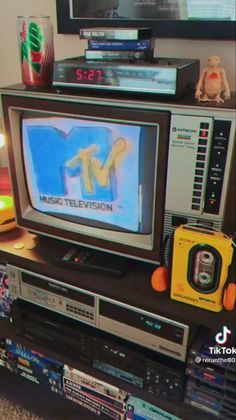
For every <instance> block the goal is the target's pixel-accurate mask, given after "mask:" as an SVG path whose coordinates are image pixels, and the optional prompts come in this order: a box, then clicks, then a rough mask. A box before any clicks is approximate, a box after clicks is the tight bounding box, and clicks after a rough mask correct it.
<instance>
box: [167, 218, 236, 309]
mask: <svg viewBox="0 0 236 420" xmlns="http://www.w3.org/2000/svg"><path fill="white" fill-rule="evenodd" d="M233 251H234V250H233V240H232V238H230V237H228V236H226V235H224V234H223V233H222V232H218V231H215V230H214V229H211V228H208V227H206V226H196V225H192V226H191V225H181V226H179V227H178V228H177V229H176V230H175V233H174V238H173V256H172V268H171V298H172V299H175V300H179V301H181V302H185V303H188V304H190V305H195V306H199V307H201V308H204V309H208V310H211V311H214V312H219V311H221V310H222V305H223V292H224V286H225V282H226V280H227V275H228V269H229V266H230V264H231V262H232V257H233Z"/></svg>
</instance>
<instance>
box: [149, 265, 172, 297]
mask: <svg viewBox="0 0 236 420" xmlns="http://www.w3.org/2000/svg"><path fill="white" fill-rule="evenodd" d="M168 277H169V273H168V268H167V267H162V266H161V267H158V268H157V269H156V270H155V271H154V272H153V274H152V278H151V284H152V287H153V289H154V290H156V291H157V292H165V291H166V290H167V289H168V287H169V282H168Z"/></svg>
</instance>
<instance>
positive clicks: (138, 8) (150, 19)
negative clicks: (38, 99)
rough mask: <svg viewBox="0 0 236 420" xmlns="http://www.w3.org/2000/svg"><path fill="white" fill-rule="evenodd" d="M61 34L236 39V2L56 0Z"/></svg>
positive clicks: (218, 0)
mask: <svg viewBox="0 0 236 420" xmlns="http://www.w3.org/2000/svg"><path fill="white" fill-rule="evenodd" d="M56 2H57V23H58V32H59V33H64V34H79V31H80V29H81V28H86V27H91V26H92V27H96V26H108V27H149V28H151V29H152V33H153V36H154V37H162V38H195V39H225V40H226V39H228V40H230V39H231V40H232V39H235V33H236V27H235V22H236V18H235V15H236V12H235V10H236V5H235V0H207V1H206V0H56Z"/></svg>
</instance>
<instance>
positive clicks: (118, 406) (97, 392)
mask: <svg viewBox="0 0 236 420" xmlns="http://www.w3.org/2000/svg"><path fill="white" fill-rule="evenodd" d="M63 391H64V397H65V398H67V399H68V400H70V401H73V402H75V403H77V404H79V405H80V406H82V407H84V408H86V409H88V410H90V411H91V412H93V413H94V414H97V415H98V416H102V418H106V417H107V418H112V419H116V420H124V419H125V418H126V400H127V398H128V394H127V392H126V391H123V390H121V389H119V388H117V387H115V386H113V385H110V384H108V383H107V382H103V381H100V380H98V379H96V378H94V377H93V376H90V375H87V374H85V373H84V372H81V371H79V370H77V369H73V368H71V367H69V366H67V365H65V366H64V374H63Z"/></svg>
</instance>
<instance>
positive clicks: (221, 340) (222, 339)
mask: <svg viewBox="0 0 236 420" xmlns="http://www.w3.org/2000/svg"><path fill="white" fill-rule="evenodd" d="M230 334H231V331H230V330H229V329H228V328H227V327H226V326H225V325H224V326H223V331H222V332H221V331H220V332H218V333H217V334H216V336H215V340H216V342H217V343H218V344H225V343H226V342H227V339H228V335H230Z"/></svg>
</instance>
